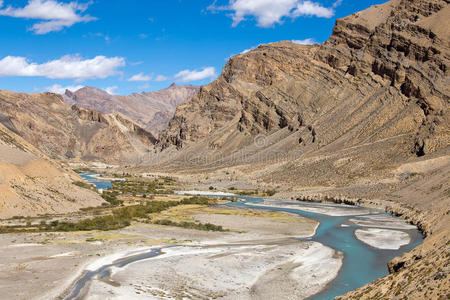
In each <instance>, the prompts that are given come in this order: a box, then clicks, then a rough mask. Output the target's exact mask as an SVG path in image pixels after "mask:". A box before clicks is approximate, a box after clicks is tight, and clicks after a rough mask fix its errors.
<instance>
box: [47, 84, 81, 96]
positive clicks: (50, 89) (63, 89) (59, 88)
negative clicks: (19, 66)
mask: <svg viewBox="0 0 450 300" xmlns="http://www.w3.org/2000/svg"><path fill="white" fill-rule="evenodd" d="M81 88H83V86H82V85H75V86H72V85H70V86H61V85H60V84H54V85H52V86H48V87H46V88H44V91H46V92H51V93H55V94H64V93H65V92H66V90H69V91H71V92H76V91H78V90H79V89H81Z"/></svg>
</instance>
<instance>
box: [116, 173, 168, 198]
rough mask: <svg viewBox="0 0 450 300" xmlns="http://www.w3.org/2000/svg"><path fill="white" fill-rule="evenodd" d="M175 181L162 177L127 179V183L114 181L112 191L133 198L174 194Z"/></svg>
mask: <svg viewBox="0 0 450 300" xmlns="http://www.w3.org/2000/svg"><path fill="white" fill-rule="evenodd" d="M175 182H176V181H175V179H172V178H170V177H162V178H159V179H155V180H151V181H149V180H142V179H137V178H127V180H125V181H113V182H112V187H111V188H109V190H110V191H115V192H117V193H118V194H130V195H133V196H136V195H143V194H154V195H158V194H173V193H174V192H173V189H174V187H175Z"/></svg>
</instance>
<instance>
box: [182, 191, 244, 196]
mask: <svg viewBox="0 0 450 300" xmlns="http://www.w3.org/2000/svg"><path fill="white" fill-rule="evenodd" d="M175 194H177V195H199V196H236V194H233V193H226V192H211V191H197V190H192V191H175Z"/></svg>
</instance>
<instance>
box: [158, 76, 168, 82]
mask: <svg viewBox="0 0 450 300" xmlns="http://www.w3.org/2000/svg"><path fill="white" fill-rule="evenodd" d="M169 79H170V78H169V77H167V76H164V75H158V76H156V78H155V81H158V82H161V81H166V80H169Z"/></svg>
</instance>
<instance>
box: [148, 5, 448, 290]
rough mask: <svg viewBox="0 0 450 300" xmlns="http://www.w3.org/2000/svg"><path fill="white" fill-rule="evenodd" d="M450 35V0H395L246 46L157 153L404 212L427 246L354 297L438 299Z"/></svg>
mask: <svg viewBox="0 0 450 300" xmlns="http://www.w3.org/2000/svg"><path fill="white" fill-rule="evenodd" d="M449 39H450V8H449V4H448V1H445V0H392V1H390V2H387V3H385V4H381V5H376V6H373V7H371V8H369V9H367V10H365V11H362V12H358V13H355V14H353V15H351V16H348V17H346V18H343V19H339V20H337V22H336V25H335V27H334V30H333V33H332V35H331V36H330V38H329V40H328V41H326V42H325V43H323V44H318V45H311V46H304V45H296V44H294V43H291V42H279V43H274V44H268V45H262V46H259V47H258V48H256V49H254V50H252V51H249V52H247V53H244V54H240V55H237V56H234V57H232V58H231V59H230V60H229V61H228V62H227V64H226V66H225V67H224V69H223V72H222V74H221V76H220V77H219V78H218V79H217V80H216V81H214V82H213V83H211V84H209V85H207V86H203V87H202V88H201V89H200V91H199V93H198V95H197V96H195V97H193V98H191V99H190V100H188V101H186V102H184V103H183V104H181V105H180V106H178V108H177V110H176V112H175V116H174V118H173V119H172V120H171V121H170V122H169V125H168V127H167V128H166V129H165V130H164V131H163V132H162V134H161V135H160V142H159V144H158V147H159V148H160V150H161V152H160V153H159V154H156V155H155V156H154V157H152V158H151V160H149V161H148V162H147V163H148V164H150V165H151V166H152V169H160V170H166V171H171V172H176V171H178V170H184V172H185V173H196V174H197V175H198V176H197V179H199V178H202V179H203V180H211V183H213V180H215V181H214V182H217V181H219V180H223V181H225V180H227V181H231V182H239V181H246V182H249V183H251V184H254V185H257V186H260V187H264V186H268V187H272V188H277V189H279V190H281V191H283V193H280V194H279V195H280V197H282V196H283V197H289V198H291V199H306V200H313V201H324V200H332V199H335V200H336V199H337V201H344V200H346V201H349V202H353V203H355V204H364V205H368V206H376V207H379V208H384V209H386V210H388V211H389V212H392V213H395V214H398V215H402V216H403V217H405V218H407V219H409V220H410V221H411V222H412V223H414V224H417V225H418V226H419V227H420V228H421V229H422V230H423V232H424V233H425V234H426V235H427V238H426V240H425V242H424V243H423V245H421V246H420V247H418V248H417V249H416V250H414V251H413V252H412V253H409V254H408V255H406V256H405V257H402V258H399V259H398V260H397V261H393V262H392V264H391V266H390V270H391V272H393V274H392V275H390V276H388V277H385V278H383V279H380V280H378V281H376V282H375V283H374V284H372V285H369V286H367V287H364V288H361V289H359V290H357V291H355V292H354V293H352V294H349V295H347V296H344V297H343V298H348V299H374V298H387V299H397V298H398V299H400V298H402V297H405V298H406V297H409V298H433V299H438V298H439V297H440V296H443V295H446V293H447V292H448V289H447V290H446V288H445V285H446V284H445V283H448V272H449V270H448V266H447V264H446V263H444V261H445V259H446V258H445V257H446V255H445V251H446V250H445V249H446V247H448V242H449V240H448V237H449V229H448V222H450V219H449V213H448V207H449V205H450V197H449V190H448V172H449V170H450V147H449V145H450V134H449V132H450V125H449V121H450V114H449V102H450V76H449V73H448V72H449V69H448V68H449V65H450V40H449ZM204 174H207V175H204ZM446 186H447V188H446ZM446 224H447V225H446ZM434 278H440V280H439V281H436V279H434ZM442 278H446V279H444V281H442ZM438 283H443V284H442V285H441V286H440V287H438V286H437V284H438ZM418 286H420V287H421V289H417V287H418ZM447 287H448V284H447ZM396 297H397V298H396Z"/></svg>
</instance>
